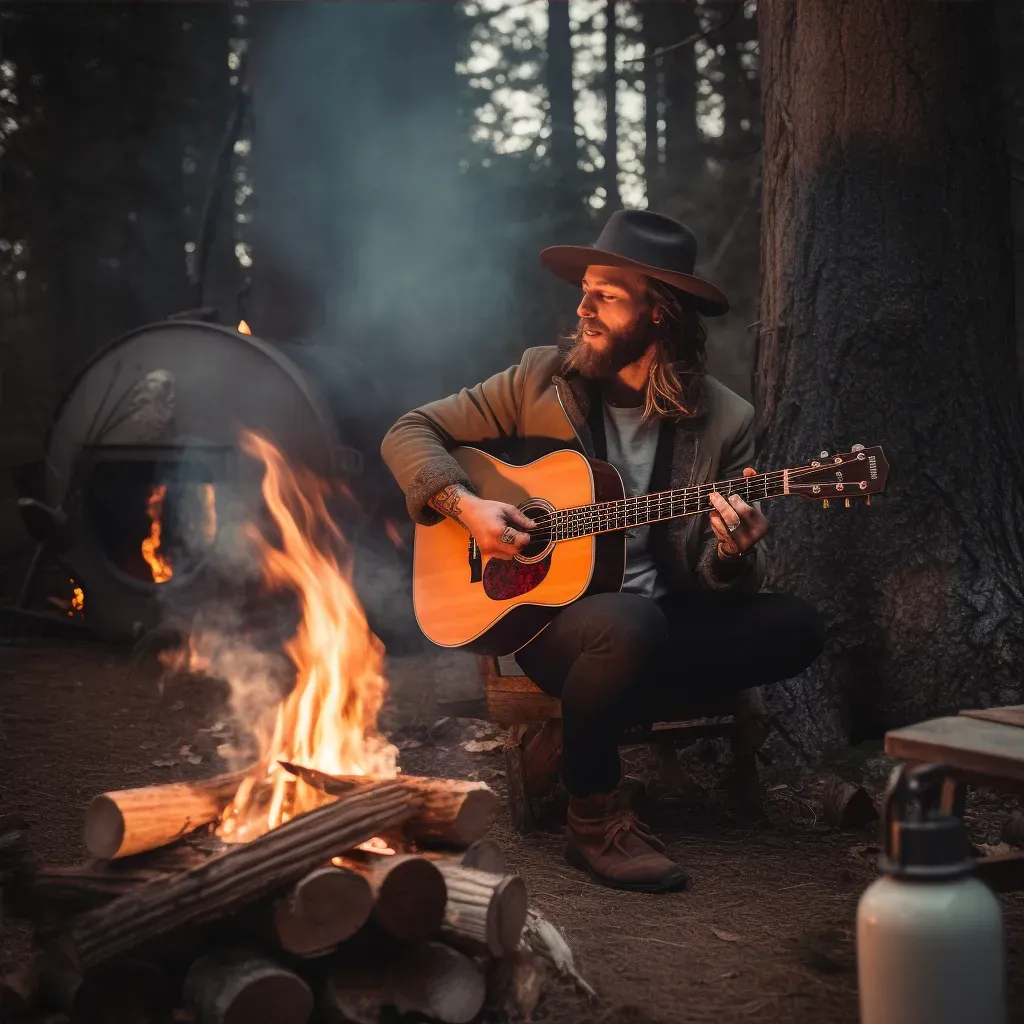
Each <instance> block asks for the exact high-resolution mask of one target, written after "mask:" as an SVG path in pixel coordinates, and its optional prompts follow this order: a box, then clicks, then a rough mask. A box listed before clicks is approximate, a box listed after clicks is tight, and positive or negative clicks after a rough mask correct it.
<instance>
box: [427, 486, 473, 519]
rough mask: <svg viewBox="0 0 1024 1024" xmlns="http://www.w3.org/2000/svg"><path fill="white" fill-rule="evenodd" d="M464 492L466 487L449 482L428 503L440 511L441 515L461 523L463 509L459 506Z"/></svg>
mask: <svg viewBox="0 0 1024 1024" xmlns="http://www.w3.org/2000/svg"><path fill="white" fill-rule="evenodd" d="M464 493H465V489H464V488H462V487H460V486H459V485H458V484H449V486H448V487H446V488H445V489H444V490H443V491H438V492H437V494H435V495H434V496H433V497H432V498H431V499H430V501H429V502H428V504H429V505H430V506H431V507H432V508H434V509H435V510H436V511H438V512H440V513H441V515H443V516H448V518H449V519H454V520H455V522H457V523H461V522H462V519H461V515H462V509H461V508H460V507H459V501H460V499H461V498H462V495H463V494H464Z"/></svg>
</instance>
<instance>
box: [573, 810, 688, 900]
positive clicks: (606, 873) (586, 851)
mask: <svg viewBox="0 0 1024 1024" xmlns="http://www.w3.org/2000/svg"><path fill="white" fill-rule="evenodd" d="M565 839H566V851H565V856H566V860H568V861H569V863H570V864H572V865H573V866H574V867H577V868H580V869H581V870H583V871H586V872H587V873H588V874H589V875H590V877H591V878H593V879H594V881H595V882H600V883H601V885H607V886H609V887H611V888H612V889H633V890H635V891H637V892H667V891H669V890H671V889H683V888H685V887H686V886H687V885H688V884H689V883H690V881H691V879H690V876H689V875H688V874H687V873H686V872H685V871H684V870H683V869H682V868H681V867H680V866H679V865H678V864H676V863H675V862H674V861H671V860H669V858H668V857H666V856H665V846H664V844H663V843H662V842H661V841H660V840H658V839H656V838H655V837H654V836H653V835H651V833H650V832H648V831H647V826H646V825H644V824H643V823H642V822H640V821H638V820H637V817H636V815H635V814H634V813H633V812H632V811H631V810H629V808H626V807H619V806H616V803H615V797H614V794H612V793H594V794H592V795H591V796H588V797H570V798H569V814H568V822H567V824H566V826H565Z"/></svg>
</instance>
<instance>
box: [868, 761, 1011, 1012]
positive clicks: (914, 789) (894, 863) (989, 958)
mask: <svg viewBox="0 0 1024 1024" xmlns="http://www.w3.org/2000/svg"><path fill="white" fill-rule="evenodd" d="M959 795H960V793H959V786H958V783H957V782H956V781H955V780H954V779H953V778H952V776H951V775H950V773H949V770H948V768H946V767H945V766H944V765H925V766H922V767H921V768H917V769H913V770H905V769H902V768H901V769H898V770H897V772H896V773H895V774H894V776H893V780H892V782H891V784H890V786H889V790H888V792H887V793H886V799H885V813H884V834H883V839H882V843H883V851H882V854H881V856H880V857H879V867H880V868H881V870H882V872H883V875H882V877H881V878H879V879H878V880H877V881H875V882H873V883H872V884H871V885H870V886H868V888H867V890H866V891H865V892H864V895H863V896H861V899H860V904H859V906H858V908H857V976H858V983H859V987H860V1019H861V1024H1006V1022H1007V1010H1006V964H1005V951H1004V940H1003V921H1002V913H1001V911H1000V908H999V903H998V901H997V900H996V898H995V896H994V895H993V893H992V891H991V889H989V887H988V886H987V885H985V884H984V882H981V881H980V880H979V879H978V878H976V877H975V874H974V861H973V859H972V857H971V855H970V844H969V842H968V838H967V831H966V829H965V828H964V824H963V821H962V819H961V818H960V817H959V816H957V814H955V813H954V811H955V810H956V809H957V807H956V803H957V802H958V800H959Z"/></svg>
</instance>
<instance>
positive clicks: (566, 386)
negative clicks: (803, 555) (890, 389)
mask: <svg viewBox="0 0 1024 1024" xmlns="http://www.w3.org/2000/svg"><path fill="white" fill-rule="evenodd" d="M563 359H564V349H563V350H560V349H559V348H556V347H555V346H544V347H538V348H530V349H527V350H526V351H525V352H524V353H523V357H522V359H521V361H520V362H519V363H518V364H517V365H515V366H510V367H509V368H508V369H507V370H505V371H503V372H502V373H497V374H495V375H494V376H493V377H490V378H488V379H487V380H485V381H483V383H481V384H477V385H476V386H475V387H472V388H467V389H463V390H462V391H460V392H459V393H458V394H457V395H451V396H450V397H448V398H442V399H441V400H440V401H436V402H430V403H429V404H427V405H424V406H421V407H420V408H419V409H414V410H413V411H412V412H409V413H406V414H405V415H404V416H403V417H402V418H401V419H399V420H398V422H397V423H395V425H394V426H393V427H392V428H391V429H390V430H389V431H388V432H387V434H386V435H385V437H384V441H383V443H382V445H381V454H382V456H383V457H384V461H385V462H386V463H387V465H388V467H389V468H390V469H391V472H392V473H393V474H394V476H395V479H396V480H397V481H398V484H399V486H400V487H401V488H402V490H403V491H404V492H405V496H406V502H407V506H408V509H409V515H410V516H411V517H412V518H413V519H414V520H415V521H416V522H417V523H421V524H423V525H428V526H429V525H433V524H434V523H437V522H439V521H440V520H441V516H440V515H439V513H437V512H435V511H434V510H433V509H432V508H431V507H430V506H429V505H428V504H427V501H428V500H429V499H430V498H432V497H433V496H434V495H435V494H437V492H438V491H441V490H443V489H444V488H445V487H447V486H448V485H449V484H456V483H458V484H462V485H463V486H465V487H467V488H468V489H470V490H472V484H471V483H470V481H469V479H468V478H467V477H466V474H465V471H464V470H463V469H462V467H461V466H460V465H459V464H458V463H457V462H456V461H455V459H453V458H452V456H451V455H450V454H449V452H450V451H451V450H452V449H453V448H457V447H459V446H460V445H472V446H474V447H478V448H483V449H484V450H487V451H489V452H490V453H491V454H492V455H495V456H498V457H504V458H505V459H506V461H512V462H518V463H522V462H524V461H526V460H530V459H534V458H538V457H540V455H542V454H545V453H546V452H549V451H553V450H555V449H558V448H573V449H575V450H577V451H582V452H583V453H585V454H586V455H588V456H590V457H591V458H602V457H604V454H605V445H604V426H603V422H604V421H603V416H602V415H601V413H602V406H601V401H600V397H599V395H597V394H596V392H595V389H594V387H593V385H592V384H591V383H589V382H588V381H586V380H585V379H584V378H582V377H581V376H580V375H579V374H577V373H573V372H569V373H565V372H564V370H563ZM697 393H698V395H699V400H698V405H697V407H698V409H699V412H698V414H697V415H695V416H694V417H693V418H692V419H685V420H680V421H678V422H673V421H669V420H663V421H662V426H661V433H660V435H659V439H658V449H657V454H656V456H655V461H654V469H653V473H652V478H651V490H652V491H657V490H665V489H669V488H679V487H687V486H692V485H694V484H698V483H708V482H710V481H713V480H729V479H733V478H735V477H739V476H742V475H743V469H744V467H746V466H749V465H751V464H752V463H753V459H754V409H753V407H752V406H751V404H750V403H749V402H747V401H746V400H745V399H743V398H741V397H740V396H739V395H737V394H735V392H733V391H730V390H729V389H728V388H727V387H725V385H723V384H721V383H719V381H717V380H715V379H714V378H713V377H708V376H704V377H702V378H700V381H699V390H698V392H697ZM716 546H717V541H716V540H715V536H714V534H713V533H712V531H711V527H710V524H709V523H708V517H707V515H699V516H693V515H691V516H683V517H680V518H678V519H672V520H667V521H664V522H660V523H654V524H653V525H652V526H651V548H652V551H653V553H654V557H655V561H656V564H657V567H658V574H659V578H661V579H662V581H663V582H664V583H665V585H666V587H667V588H668V590H669V593H670V594H672V593H685V592H687V591H693V590H694V589H695V588H699V587H701V586H703V587H705V588H707V589H711V590H733V589H735V590H743V591H747V592H753V591H756V590H758V589H759V588H760V586H761V582H762V580H763V578H764V573H765V569H766V565H767V562H766V558H767V555H766V551H765V547H764V542H763V541H762V542H761V543H760V544H758V546H757V549H756V555H755V556H754V557H752V558H748V559H744V560H741V561H736V562H723V561H722V560H721V559H719V558H718V557H717V555H716V554H715V549H716Z"/></svg>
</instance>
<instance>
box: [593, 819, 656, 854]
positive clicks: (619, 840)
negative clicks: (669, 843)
mask: <svg viewBox="0 0 1024 1024" xmlns="http://www.w3.org/2000/svg"><path fill="white" fill-rule="evenodd" d="M630 835H634V836H636V837H637V838H638V839H639V840H640V841H641V842H644V843H646V844H647V845H648V846H650V847H651V848H652V849H654V850H656V851H657V852H658V853H664V852H665V850H666V847H665V844H664V843H663V842H662V841H661V840H660V839H658V838H657V836H654V835H652V834H651V832H650V831H649V830H648V828H647V826H646V825H645V824H644V823H643V822H642V821H640V819H639V818H637V816H636V813H635V812H634V811H631V810H628V809H626V808H623V809H622V810H619V811H616V812H615V813H614V814H613V815H612V816H611V817H609V819H608V822H607V824H606V825H605V829H604V846H603V847H602V851H601V852H602V853H606V852H607V851H608V850H609V849H611V847H612V846H614V847H616V849H618V850H620V851H621V852H622V853H623V854H625V855H626V856H628V855H629V851H628V850H627V849H626V845H625V844H626V840H627V839H628V838H629V837H630Z"/></svg>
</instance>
